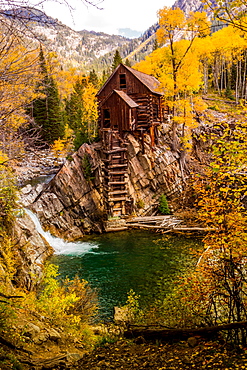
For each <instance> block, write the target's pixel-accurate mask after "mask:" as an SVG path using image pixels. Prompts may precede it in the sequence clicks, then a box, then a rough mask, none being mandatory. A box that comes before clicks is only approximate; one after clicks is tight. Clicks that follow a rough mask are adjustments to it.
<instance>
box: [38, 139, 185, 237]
mask: <svg viewBox="0 0 247 370" xmlns="http://www.w3.org/2000/svg"><path fill="white" fill-rule="evenodd" d="M164 137H165V135H164V132H163V133H162V132H160V137H159V145H157V146H156V147H155V148H152V147H151V141H150V137H149V135H146V136H145V137H144V142H143V143H141V142H140V141H139V140H138V139H136V138H134V137H133V136H132V135H130V134H129V135H128V136H127V137H126V143H127V155H128V178H127V185H128V192H129V197H130V198H131V199H132V203H133V209H132V212H133V213H134V214H137V215H140V214H150V213H152V212H153V211H154V210H155V208H156V209H157V204H158V199H159V196H160V195H161V194H162V193H164V194H166V195H167V196H168V198H169V197H171V196H172V195H173V194H175V193H178V192H180V190H181V183H182V181H181V177H180V170H179V165H178V162H177V158H176V157H175V155H174V154H173V153H172V152H171V151H170V150H169V148H168V147H167V145H166V144H165V140H164ZM102 168H103V162H102V160H101V144H100V143H97V144H93V145H88V144H84V145H82V146H81V147H80V149H79V150H78V152H77V153H75V154H74V155H73V156H72V157H71V159H70V160H69V161H66V163H65V164H64V166H63V167H62V168H61V170H60V171H59V172H58V173H57V175H56V176H55V177H54V178H53V179H52V180H51V182H50V183H49V184H48V185H46V187H45V188H44V190H43V191H42V192H41V193H40V194H39V195H38V196H37V198H36V199H35V200H34V202H33V203H32V204H31V208H32V210H33V211H34V212H35V213H36V214H37V215H38V217H39V219H40V221H41V223H42V225H43V226H44V228H45V229H49V230H50V231H51V233H52V234H54V235H57V236H60V237H63V238H64V239H66V240H76V239H80V238H82V237H83V235H85V234H89V233H92V232H102V231H103V230H104V221H105V220H107V214H106V211H105V205H104V197H103V185H102V184H103V177H102V176H103V171H102Z"/></svg>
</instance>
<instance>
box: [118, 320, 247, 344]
mask: <svg viewBox="0 0 247 370" xmlns="http://www.w3.org/2000/svg"><path fill="white" fill-rule="evenodd" d="M243 328H244V329H246V330H247V321H240V322H234V323H230V324H222V325H216V326H208V327H203V328H194V329H193V328H192V329H190V328H178V329H164V328H156V329H154V328H150V327H136V326H129V327H128V329H127V330H125V332H124V336H125V337H126V338H128V339H131V338H137V337H143V338H144V339H146V340H156V339H159V340H166V341H173V340H183V339H187V338H189V337H191V336H197V335H199V336H202V337H210V336H213V335H215V334H217V333H218V332H220V331H224V330H234V329H243Z"/></svg>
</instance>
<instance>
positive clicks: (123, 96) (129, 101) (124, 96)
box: [113, 90, 138, 108]
mask: <svg viewBox="0 0 247 370" xmlns="http://www.w3.org/2000/svg"><path fill="white" fill-rule="evenodd" d="M113 91H114V92H115V93H116V94H118V95H119V96H120V98H121V99H123V100H124V101H125V103H126V104H128V105H129V107H130V108H136V107H138V104H137V103H136V102H134V100H133V99H131V98H130V97H129V96H128V95H127V94H125V92H124V91H120V90H113Z"/></svg>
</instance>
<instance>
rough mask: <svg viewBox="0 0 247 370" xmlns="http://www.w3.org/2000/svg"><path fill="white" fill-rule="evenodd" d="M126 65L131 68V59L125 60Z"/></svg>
mask: <svg viewBox="0 0 247 370" xmlns="http://www.w3.org/2000/svg"><path fill="white" fill-rule="evenodd" d="M125 65H126V66H127V67H131V63H130V61H129V59H128V58H126V60H125Z"/></svg>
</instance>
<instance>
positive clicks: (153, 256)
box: [50, 230, 201, 320]
mask: <svg viewBox="0 0 247 370" xmlns="http://www.w3.org/2000/svg"><path fill="white" fill-rule="evenodd" d="M200 246H201V242H200V240H196V239H194V238H189V237H185V236H168V235H166V236H162V235H161V234H156V233H152V232H149V231H143V230H142V231H139V230H133V231H124V232H116V233H107V234H101V235H94V236H90V237H87V238H85V239H84V240H83V241H82V242H80V243H74V244H73V243H70V245H69V248H67V249H66V250H65V251H64V252H63V251H60V252H59V253H60V254H56V255H54V256H53V257H52V258H51V260H50V262H51V263H54V264H56V265H58V266H59V273H60V278H65V277H69V278H73V277H74V276H75V275H78V276H79V277H80V278H83V279H85V280H87V281H88V282H89V284H90V286H91V287H92V288H95V289H96V290H97V293H98V300H99V306H100V309H99V313H100V317H101V319H104V320H110V319H111V318H112V315H113V308H114V306H121V305H123V304H124V303H125V302H126V299H127V294H128V292H129V291H130V290H131V289H133V290H134V292H135V293H136V294H138V295H140V302H141V304H143V305H145V304H147V303H149V302H151V301H152V300H153V299H154V298H155V297H157V296H158V295H160V296H162V295H163V296H164V295H165V294H167V293H168V292H169V291H170V290H171V289H172V287H173V284H174V281H175V280H176V277H177V276H181V275H183V274H184V272H185V271H188V269H190V268H191V267H192V266H193V265H194V264H195V263H196V261H195V259H194V257H193V254H192V253H191V251H192V250H196V249H198V248H200Z"/></svg>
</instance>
